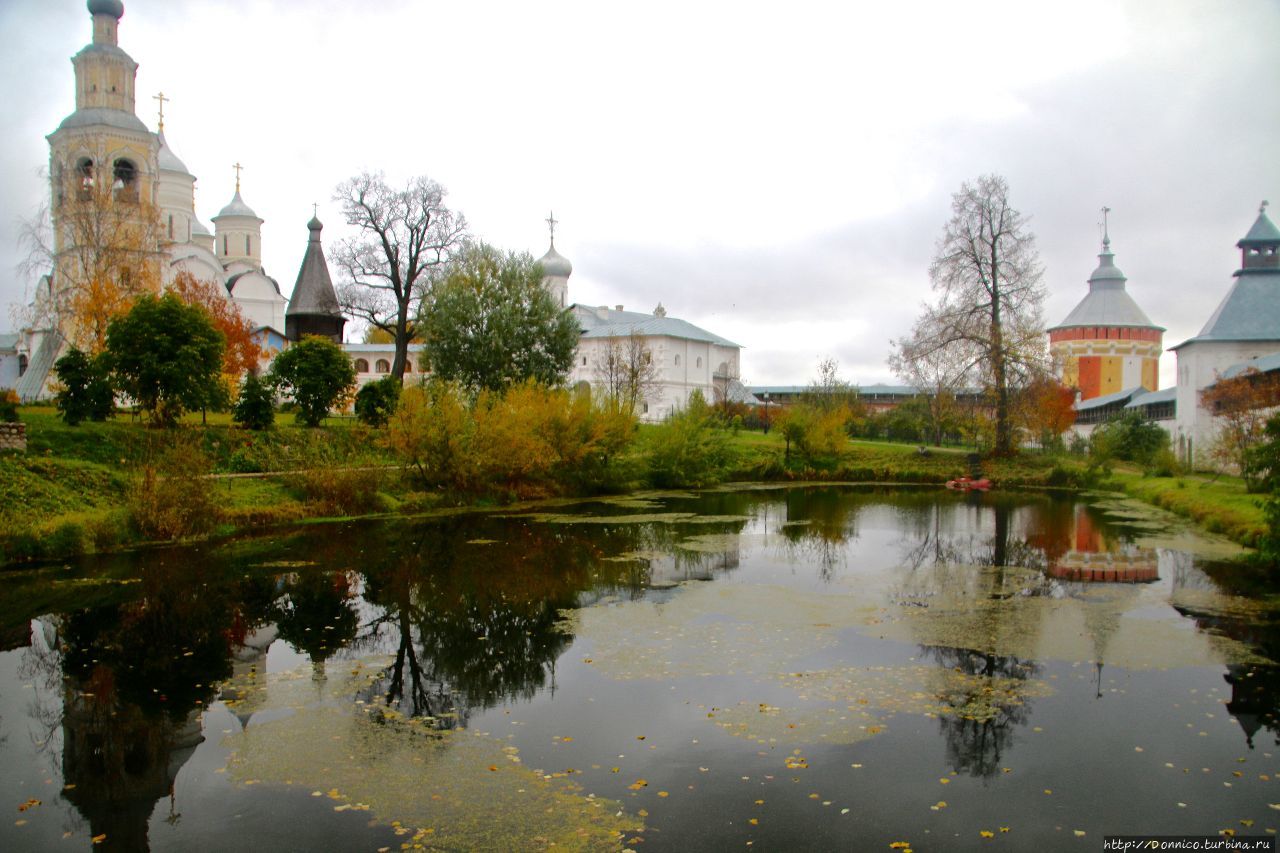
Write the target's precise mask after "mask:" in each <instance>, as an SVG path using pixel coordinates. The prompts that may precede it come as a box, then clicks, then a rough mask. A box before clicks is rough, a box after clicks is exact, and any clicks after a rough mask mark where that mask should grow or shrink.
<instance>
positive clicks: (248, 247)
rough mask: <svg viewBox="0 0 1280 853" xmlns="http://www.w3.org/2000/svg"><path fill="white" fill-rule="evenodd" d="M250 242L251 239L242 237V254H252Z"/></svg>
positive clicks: (246, 236) (245, 236) (247, 236)
mask: <svg viewBox="0 0 1280 853" xmlns="http://www.w3.org/2000/svg"><path fill="white" fill-rule="evenodd" d="M252 240H253V238H252V237H250V236H249V235H248V234H246V235H244V253H245V254H246V255H252V254H253V243H252V242H251V241H252Z"/></svg>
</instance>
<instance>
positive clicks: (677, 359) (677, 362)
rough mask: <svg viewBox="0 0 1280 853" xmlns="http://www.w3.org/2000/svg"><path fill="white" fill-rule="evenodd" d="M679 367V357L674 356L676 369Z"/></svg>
mask: <svg viewBox="0 0 1280 853" xmlns="http://www.w3.org/2000/svg"><path fill="white" fill-rule="evenodd" d="M679 366H680V356H676V367H679Z"/></svg>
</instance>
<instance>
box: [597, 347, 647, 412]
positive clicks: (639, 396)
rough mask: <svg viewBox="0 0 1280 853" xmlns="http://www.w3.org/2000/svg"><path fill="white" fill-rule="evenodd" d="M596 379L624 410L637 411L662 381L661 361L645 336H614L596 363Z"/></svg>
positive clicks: (610, 397)
mask: <svg viewBox="0 0 1280 853" xmlns="http://www.w3.org/2000/svg"><path fill="white" fill-rule="evenodd" d="M595 374H596V382H597V384H598V385H600V387H602V388H603V389H604V392H605V394H606V395H607V396H608V397H609V399H611V400H613V401H615V402H616V403H617V404H618V405H619V407H620V408H621V409H622V411H624V412H629V413H632V414H634V413H635V411H636V408H637V407H638V406H639V405H640V404H641V403H643V402H646V401H647V400H648V399H649V398H650V397H651V396H653V394H654V392H655V391H657V389H658V385H659V381H658V380H659V378H660V377H659V376H658V365H657V363H656V362H654V360H653V353H652V352H651V351H650V349H649V347H648V346H647V345H646V344H645V342H644V336H643V335H639V334H637V333H636V332H634V331H633V332H631V334H629V335H627V336H626V337H625V338H611V339H610V340H609V347H608V349H606V350H605V352H604V357H603V358H601V359H600V361H599V362H598V363H597V364H596V367H595Z"/></svg>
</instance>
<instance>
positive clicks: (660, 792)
mask: <svg viewBox="0 0 1280 853" xmlns="http://www.w3.org/2000/svg"><path fill="white" fill-rule="evenodd" d="M658 796H659V797H663V798H666V797H669V796H671V795H670V794H668V793H667V792H666V791H659V792H658Z"/></svg>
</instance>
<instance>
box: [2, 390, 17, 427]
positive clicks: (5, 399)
mask: <svg viewBox="0 0 1280 853" xmlns="http://www.w3.org/2000/svg"><path fill="white" fill-rule="evenodd" d="M17 422H18V392H16V391H14V390H13V389H12V388H10V389H7V390H5V391H2V392H0V423H9V424H15V423H17Z"/></svg>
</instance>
